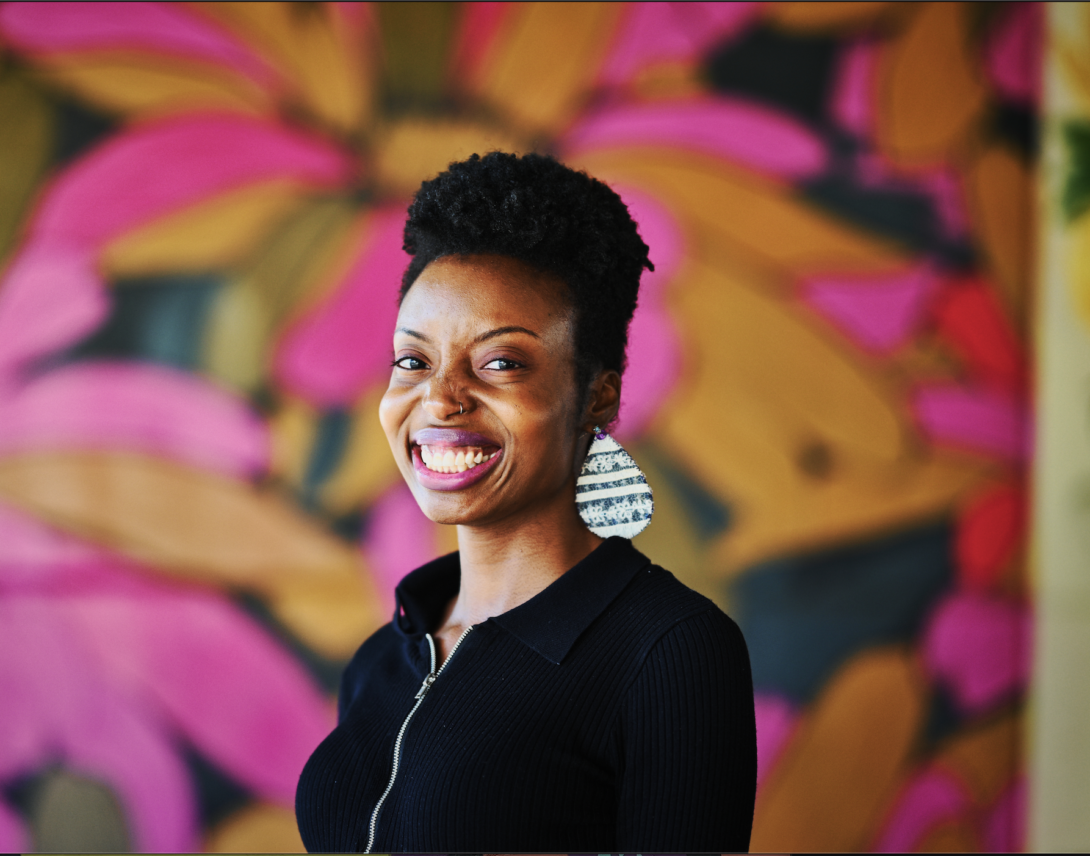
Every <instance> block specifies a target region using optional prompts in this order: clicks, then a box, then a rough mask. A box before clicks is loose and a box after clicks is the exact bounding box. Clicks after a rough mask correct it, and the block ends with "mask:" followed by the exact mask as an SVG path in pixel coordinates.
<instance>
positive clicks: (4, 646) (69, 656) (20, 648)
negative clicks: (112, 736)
mask: <svg viewBox="0 0 1090 856" xmlns="http://www.w3.org/2000/svg"><path fill="white" fill-rule="evenodd" d="M92 671H93V664H92V663H91V662H90V661H89V659H88V657H87V654H86V652H85V651H84V650H83V648H82V647H81V645H80V640H79V638H78V636H77V635H76V634H74V633H73V632H72V629H71V628H70V627H68V626H67V625H65V623H64V622H63V621H61V620H59V618H58V616H57V615H56V613H55V612H54V611H52V610H50V609H49V608H48V605H47V601H45V600H43V599H42V598H38V597H31V598H22V597H10V596H5V597H3V598H0V733H2V734H3V735H4V739H3V740H0V780H4V779H11V778H14V777H16V776H18V775H25V774H28V773H31V772H33V771H35V770H37V769H38V768H39V767H40V766H42V765H43V764H45V763H46V762H48V761H50V760H53V757H52V756H54V755H55V745H56V737H57V736H58V735H61V734H64V733H65V732H66V731H67V727H68V726H69V725H71V724H72V720H73V719H76V718H78V716H79V713H80V711H81V710H82V708H83V706H84V702H85V700H86V687H85V685H86V683H87V680H88V678H87V675H89V674H90V673H91V672H92Z"/></svg>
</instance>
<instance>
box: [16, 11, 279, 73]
mask: <svg viewBox="0 0 1090 856" xmlns="http://www.w3.org/2000/svg"><path fill="white" fill-rule="evenodd" d="M0 33H2V34H3V36H4V37H5V38H6V39H7V41H8V42H9V43H10V44H11V45H12V46H13V47H15V48H16V49H18V50H22V51H30V52H34V53H45V54H52V53H63V52H66V51H85V50H96V49H98V50H137V51H146V52H150V53H156V54H168V55H172V56H180V57H184V58H187V59H196V60H203V61H205V62H214V63H216V64H217V65H222V66H226V67H227V68H231V69H234V70H235V71H238V72H241V73H242V74H244V75H246V76H247V77H249V78H251V79H252V80H254V81H256V82H258V83H264V84H268V83H271V82H272V81H274V80H275V79H276V73H275V71H274V70H273V69H272V68H271V67H270V66H269V65H268V64H267V63H265V62H264V61H263V60H262V59H261V58H260V57H258V56H257V55H255V54H254V53H253V52H252V51H251V50H250V49H249V48H248V47H246V46H245V45H244V44H242V43H241V42H240V41H238V40H237V39H236V38H234V37H233V36H232V35H230V34H229V33H226V32H224V31H223V30H221V29H219V28H218V27H216V26H215V25H214V24H212V23H211V22H210V21H205V20H203V19H201V18H198V17H195V16H194V15H192V14H190V13H189V12H187V11H186V10H185V9H184V8H182V7H179V6H175V5H172V4H167V3H142V2H132V3H6V4H4V5H3V6H2V7H0Z"/></svg>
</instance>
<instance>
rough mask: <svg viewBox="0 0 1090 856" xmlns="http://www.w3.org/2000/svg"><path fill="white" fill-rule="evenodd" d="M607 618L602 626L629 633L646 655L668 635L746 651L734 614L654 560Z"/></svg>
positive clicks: (632, 645)
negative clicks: (654, 562) (727, 611)
mask: <svg viewBox="0 0 1090 856" xmlns="http://www.w3.org/2000/svg"><path fill="white" fill-rule="evenodd" d="M603 617H604V618H605V619H606V621H605V622H604V623H605V625H606V626H604V627H603V628H602V630H603V631H604V632H606V633H615V632H616V633H622V634H623V635H625V636H627V637H628V640H629V645H630V650H632V651H633V652H639V655H640V656H641V657H645V656H646V655H647V654H648V653H650V652H651V651H652V650H653V649H655V648H656V646H658V647H661V643H662V642H663V640H664V639H666V638H667V637H669V639H670V641H671V643H672V644H673V645H675V646H676V645H679V644H680V645H683V646H690V647H692V646H695V647H700V648H707V647H708V646H709V645H715V646H717V647H720V646H726V647H727V648H732V649H738V648H741V650H742V651H743V652H744V651H745V640H744V638H743V636H742V632H741V630H740V629H739V627H738V625H737V624H736V623H735V621H734V620H733V619H732V618H731V617H730V616H729V615H727V614H726V613H725V612H724V611H723V610H722V609H721V608H720V607H719V606H718V605H717V604H716V603H715V602H714V601H712V600H711V599H710V598H708V597H705V596H704V595H702V594H700V593H699V592H697V591H694V590H693V589H691V588H689V587H688V586H687V585H685V584H684V583H683V582H681V581H680V580H679V579H678V578H677V577H675V576H674V575H673V574H672V573H670V571H668V570H666V569H665V568H662V567H660V566H659V565H656V564H653V563H651V564H648V565H647V566H646V567H645V568H644V569H642V570H641V571H640V572H639V573H638V574H636V576H635V577H634V578H633V579H632V581H631V582H630V583H629V585H627V586H626V587H625V588H624V590H623V591H622V592H621V593H620V595H619V596H618V598H617V599H616V601H614V603H613V604H611V606H610V608H609V610H607V612H606V614H605V615H604V616H603Z"/></svg>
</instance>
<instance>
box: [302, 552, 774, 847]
mask: <svg viewBox="0 0 1090 856" xmlns="http://www.w3.org/2000/svg"><path fill="white" fill-rule="evenodd" d="M458 584H459V565H458V554H457V553H452V554H451V555H449V556H444V557H443V558H440V559H436V560H435V561H434V562H431V563H429V564H427V565H424V566H423V567H421V568H418V569H417V570H415V571H413V572H412V573H411V574H409V575H408V576H407V577H405V579H404V580H402V582H401V584H400V585H399V586H398V589H397V600H398V609H397V611H396V613H395V616H394V620H393V621H392V622H391V623H390V624H387V625H386V626H384V627H382V628H381V629H380V630H378V631H377V632H376V633H375V634H374V635H373V636H372V637H371V638H370V639H368V640H367V641H366V642H365V643H364V644H363V646H362V647H361V648H360V650H359V651H358V652H357V653H356V655H355V657H354V658H353V659H352V662H351V663H350V664H349V666H348V668H347V669H346V671H345V674H344V678H343V681H342V685H341V695H340V705H339V709H340V724H339V725H338V726H337V728H336V729H335V730H334V731H333V733H332V734H330V735H329V737H327V738H326V739H325V741H324V742H323V743H322V744H321V745H320V746H319V747H318V748H317V750H315V752H314V754H313V755H312V756H311V758H310V760H309V761H308V762H307V765H306V767H305V768H304V770H303V774H302V776H301V778H300V780H299V787H298V791H297V793H296V802H295V806H296V815H297V818H298V821H299V830H300V832H301V834H302V837H303V841H304V843H305V844H306V846H307V848H308V849H309V850H312V851H314V850H323V851H331V850H339V851H349V850H363V849H364V848H366V847H367V843H368V838H369V825H370V822H371V819H372V816H373V814H374V810H375V807H376V805H377V804H378V803H379V801H380V799H382V796H383V793H384V792H386V791H387V789H388V793H387V794H386V797H385V799H384V800H383V801H382V806H381V810H380V811H379V812H378V816H377V820H376V822H375V835H374V841H373V844H372V847H371V850H372V852H382V853H389V852H406V851H413V852H417V853H427V852H432V853H435V852H444V853H451V852H455V851H462V852H467V851H473V852H478V853H480V852H507V853H511V852H519V851H522V852H539V853H541V852H563V853H569V852H575V851H583V852H587V853H592V852H593V853H609V852H618V851H626V852H627V851H643V852H647V851H658V852H674V853H677V852H685V851H688V852H695V851H704V852H713V851H714V852H717V853H723V852H727V851H738V850H746V849H748V847H749V835H750V827H751V825H752V821H753V800H754V794H755V790H756V778H757V751H756V732H755V727H754V719H753V687H752V681H751V677H750V670H749V657H748V654H747V652H746V646H745V642H744V640H743V639H742V634H741V632H740V631H739V630H738V627H737V626H736V625H735V623H734V622H733V621H731V620H730V619H729V618H728V617H727V616H726V615H724V614H723V613H722V612H721V611H720V610H719V609H718V607H716V606H715V604H713V603H712V602H711V601H710V600H708V599H707V598H704V597H702V596H701V595H699V594H697V593H696V592H694V591H692V590H690V589H688V588H686V587H685V586H683V585H682V584H681V583H680V582H678V581H677V580H676V579H675V578H674V577H673V575H672V574H670V573H669V572H667V571H664V570H663V569H662V568H660V567H658V566H656V565H653V564H651V562H650V560H649V559H647V557H646V556H644V555H643V554H641V553H640V552H639V551H638V550H636V549H635V548H634V547H633V546H632V545H631V543H630V542H629V541H626V540H624V539H621V538H610V539H609V540H608V541H606V542H604V543H603V544H602V545H601V546H600V547H599V548H598V549H597V550H595V551H594V552H593V553H591V554H590V555H589V556H588V557H587V558H586V559H584V560H583V561H582V562H580V563H579V564H577V565H576V566H575V567H573V568H572V569H571V570H570V571H568V572H567V573H566V574H564V575H563V576H562V577H560V578H559V579H557V580H556V581H555V582H554V583H552V584H551V585H550V586H549V587H548V588H546V589H545V590H544V591H542V592H540V593H539V594H538V595H536V596H535V597H533V598H531V599H530V600H528V601H527V602H526V603H524V604H522V605H521V606H519V607H516V608H515V609H512V610H511V611H509V612H506V613H504V614H503V615H499V616H496V617H495V618H490V619H488V620H487V621H484V622H482V623H481V624H478V625H475V626H474V627H473V628H472V629H471V631H470V632H469V633H468V634H467V635H466V636H465V637H464V638H463V639H462V640H461V642H460V644H459V645H458V646H457V648H456V649H455V650H454V652H453V653H452V654H451V655H450V657H449V658H448V660H447V662H446V664H445V665H444V667H443V668H442V670H441V673H440V674H439V675H438V676H437V677H436V678H435V679H434V683H433V684H432V685H430V687H429V689H428V690H427V691H426V692H425V693H424V694H423V695H422V696H421V698H420V699H419V700H418V699H417V695H418V694H419V692H420V690H421V687H422V685H423V684H424V682H425V679H426V678H427V676H428V674H429V672H430V670H431V649H430V647H429V637H427V636H426V633H427V632H428V631H433V630H435V629H436V627H437V625H438V623H439V621H440V620H441V617H442V614H443V611H444V608H445V607H446V605H447V604H448V603H449V602H450V600H451V598H453V597H454V596H455V595H456V594H457V592H458ZM414 709H415V712H413V711H414ZM410 712H412V715H411V717H410ZM407 718H408V720H409V721H408V725H405V722H406V719H407ZM402 730H403V737H402V742H401V746H400V752H399V758H398V759H397V760H398V762H399V763H398V769H397V775H396V777H394V780H393V784H392V786H391V785H390V779H391V770H392V766H393V763H394V748H395V742H396V740H397V737H398V734H399V732H400V731H402Z"/></svg>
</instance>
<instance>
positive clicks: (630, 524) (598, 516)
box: [575, 425, 655, 538]
mask: <svg viewBox="0 0 1090 856" xmlns="http://www.w3.org/2000/svg"><path fill="white" fill-rule="evenodd" d="M575 507H576V508H577V509H578V510H579V516H580V517H581V518H582V519H583V522H584V523H586V524H587V528H588V529H590V531H591V532H593V533H594V534H595V535H597V536H598V537H600V538H609V537H610V536H611V535H620V536H621V537H622V538H634V537H635V536H636V535H638V534H639V533H640V532H642V531H643V530H644V529H646V528H647V524H648V523H650V522H651V515H652V513H654V510H655V502H654V500H653V499H652V497H651V486H650V485H649V484H648V483H647V477H646V476H645V475H644V474H643V471H642V470H641V469H640V468H639V467H638V466H637V465H636V462H635V461H634V460H633V459H632V456H631V455H630V454H628V452H626V451H625V450H624V449H622V448H621V446H620V444H619V443H618V442H617V441H616V440H614V439H613V438H612V437H610V436H609V435H608V434H607V433H605V432H604V431H603V430H602V429H601V428H599V427H598V426H597V425H595V426H594V441H593V442H592V443H591V444H590V449H589V450H588V451H587V459H586V460H585V461H584V462H583V469H582V470H580V471H579V478H577V479H576V480H575Z"/></svg>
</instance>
